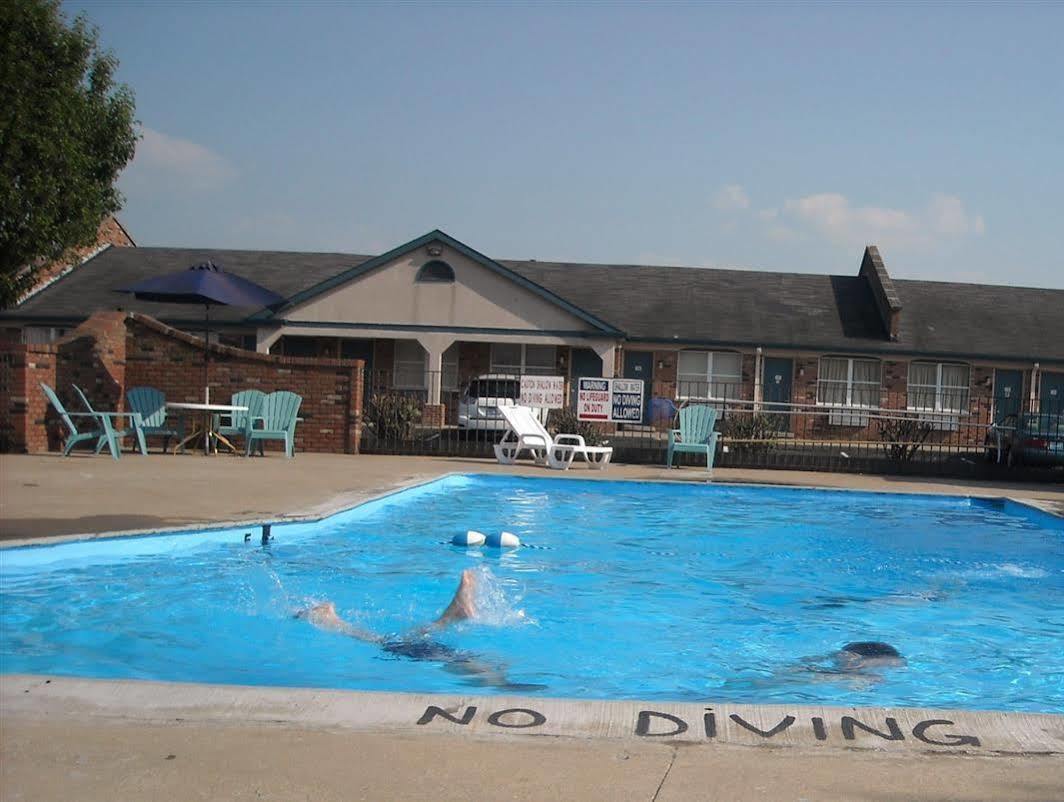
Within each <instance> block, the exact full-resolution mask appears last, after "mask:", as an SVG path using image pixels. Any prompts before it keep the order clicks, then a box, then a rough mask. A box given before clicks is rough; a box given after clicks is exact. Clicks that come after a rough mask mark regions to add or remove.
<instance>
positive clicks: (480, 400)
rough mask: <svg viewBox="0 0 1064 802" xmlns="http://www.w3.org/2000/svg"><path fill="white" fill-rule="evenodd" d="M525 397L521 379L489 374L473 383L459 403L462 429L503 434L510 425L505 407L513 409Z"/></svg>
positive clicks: (465, 390)
mask: <svg viewBox="0 0 1064 802" xmlns="http://www.w3.org/2000/svg"><path fill="white" fill-rule="evenodd" d="M520 397H521V380H520V379H519V378H518V377H517V376H506V375H503V374H499V373H489V374H487V375H485V376H477V377H476V378H475V379H473V380H472V381H470V382H469V384H467V385H466V386H465V389H464V390H463V391H462V396H461V398H459V399H458V428H459V429H476V430H482V431H501V430H503V429H505V428H506V421H505V420H504V419H503V417H502V415H501V414H500V413H499V407H501V406H513V405H514V404H516V403H517V399H518V398H520Z"/></svg>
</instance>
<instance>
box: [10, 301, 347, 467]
mask: <svg viewBox="0 0 1064 802" xmlns="http://www.w3.org/2000/svg"><path fill="white" fill-rule="evenodd" d="M203 357H204V343H203V340H202V339H200V338H197V337H193V336H191V335H188V334H184V333H183V332H179V331H177V330H176V329H172V328H170V327H169V326H165V325H163V324H162V323H159V322H158V321H156V320H154V319H152V318H150V317H146V316H143V315H136V314H126V313H121V312H102V313H99V314H97V315H94V316H93V317H91V318H90V319H89V320H87V321H86V322H85V323H84V324H83V325H82V326H80V327H79V328H78V329H77V330H75V331H74V332H73V333H71V334H70V335H68V336H67V337H64V338H63V339H61V340H59V341H58V342H56V343H54V344H52V345H34V346H25V345H9V346H6V347H5V349H4V350H3V351H2V352H0V440H2V441H4V442H3V444H4V445H5V446H6V447H7V448H9V449H10V450H15V451H30V452H34V451H43V450H46V449H47V448H49V447H50V448H52V449H55V448H57V447H58V445H59V442H60V440H61V439H62V438H63V437H65V436H66V432H65V431H64V432H59V429H58V427H57V426H56V422H55V421H54V413H49V414H48V415H47V416H46V409H47V404H46V402H45V400H44V396H43V394H42V393H41V391H40V388H39V387H38V385H37V382H38V381H44V382H45V383H47V384H50V385H52V386H53V387H54V388H55V389H56V391H57V393H58V395H59V397H60V400H61V401H62V402H63V404H64V405H65V406H67V408H68V409H70V410H80V408H81V404H80V402H79V401H77V400H76V397H75V396H74V395H73V391H72V389H71V384H73V383H76V384H78V386H79V387H81V388H82V389H83V390H84V391H85V394H86V395H87V396H88V397H89V400H90V401H91V403H92V404H93V406H95V407H97V408H99V409H101V410H116V409H121V408H123V403H124V396H125V390H126V388H128V387H136V386H142V385H149V386H152V387H157V388H159V389H160V390H162V391H163V393H165V394H166V397H167V400H169V401H191V402H202V401H203V387H204V384H203V382H204V359H203ZM209 381H210V386H211V398H212V400H214V401H217V402H219V403H224V402H226V401H228V400H229V398H230V396H231V395H232V394H233V393H235V392H238V391H240V390H247V389H259V390H262V391H263V392H267V393H268V392H272V391H274V390H291V391H292V392H295V393H298V394H299V395H301V396H303V405H302V407H301V408H300V413H299V414H300V417H302V418H303V421H302V422H300V423H299V425H298V426H297V427H296V448H297V450H303V451H324V452H336V453H344V452H346V453H356V454H357V453H358V448H359V439H360V437H361V430H362V393H363V363H362V361H361V360H339V359H304V358H298V357H281V356H272V355H269V354H258V353H255V352H253V351H244V350H241V349H238V348H231V347H228V346H221V345H212V346H211V347H210V364H209ZM46 417H47V420H48V422H47V423H46ZM49 432H51V437H49ZM277 447H278V448H279V447H280V446H279V445H278V446H277Z"/></svg>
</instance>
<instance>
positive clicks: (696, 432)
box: [668, 404, 720, 473]
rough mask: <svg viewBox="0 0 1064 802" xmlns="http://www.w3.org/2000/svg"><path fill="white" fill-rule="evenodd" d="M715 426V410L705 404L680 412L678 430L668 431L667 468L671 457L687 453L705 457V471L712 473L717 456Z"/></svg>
mask: <svg viewBox="0 0 1064 802" xmlns="http://www.w3.org/2000/svg"><path fill="white" fill-rule="evenodd" d="M716 425H717V409H716V408H715V407H711V406H707V405H705V404H692V405H691V406H687V407H683V408H682V409H681V410H680V428H679V429H670V430H669V454H668V466H669V467H670V468H671V467H672V460H673V455H675V454H676V453H678V452H688V453H695V454H705V455H706V470H707V471H709V472H711V473H712V471H713V460H714V459H715V458H716V456H717V438H718V437H719V436H720V433H719V432H715V431H713V427H714V426H716Z"/></svg>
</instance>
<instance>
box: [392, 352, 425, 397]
mask: <svg viewBox="0 0 1064 802" xmlns="http://www.w3.org/2000/svg"><path fill="white" fill-rule="evenodd" d="M427 365H428V354H427V353H425V349H424V348H422V347H421V343H419V342H418V341H417V340H396V341H395V366H394V372H393V374H392V386H394V387H395V389H397V390H424V389H425V368H426V367H427Z"/></svg>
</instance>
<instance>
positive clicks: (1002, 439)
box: [988, 413, 1064, 467]
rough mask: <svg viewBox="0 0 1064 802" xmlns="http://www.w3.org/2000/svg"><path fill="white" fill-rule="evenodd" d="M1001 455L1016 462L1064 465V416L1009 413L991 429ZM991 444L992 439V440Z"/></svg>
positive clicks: (994, 451) (1013, 463) (1006, 459)
mask: <svg viewBox="0 0 1064 802" xmlns="http://www.w3.org/2000/svg"><path fill="white" fill-rule="evenodd" d="M991 436H992V438H993V440H994V446H993V448H992V449H991V452H992V453H993V455H994V457H995V458H997V457H998V454H997V453H996V451H997V444H998V443H1000V449H1001V454H1000V458H1001V459H1003V460H1004V461H1005V462H1006V463H1008V465H1009V466H1010V467H1011V466H1013V465H1049V466H1052V465H1062V466H1064V415H1044V414H1041V415H1040V414H1038V413H1024V414H1022V415H1007V416H1005V418H1003V419H1002V421H1001V423H999V424H997V425H995V426H994V427H993V428H992V429H991ZM988 445H989V442H988Z"/></svg>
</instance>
